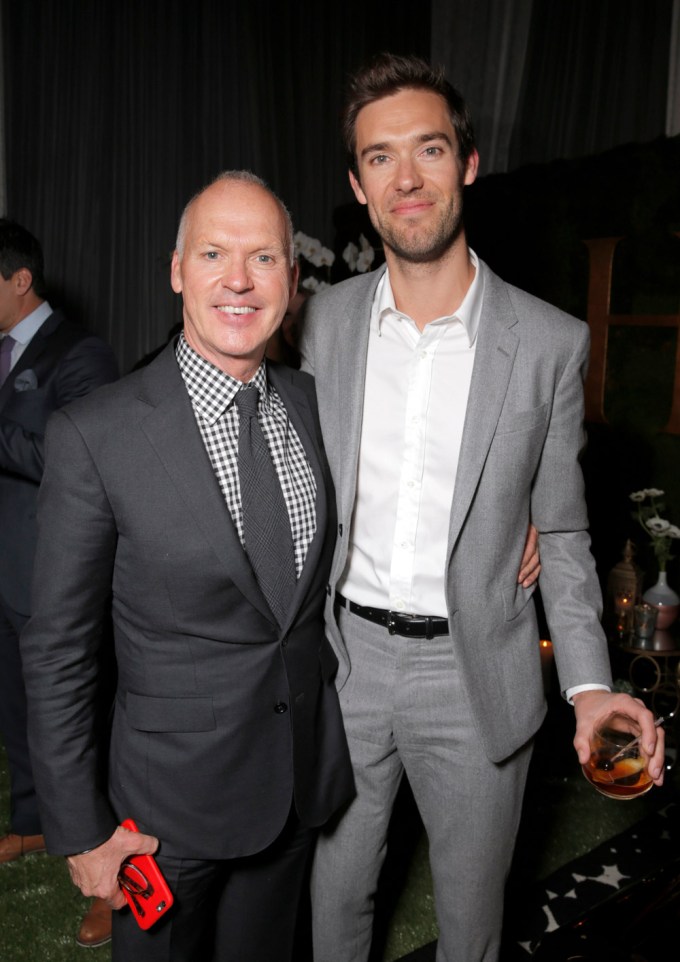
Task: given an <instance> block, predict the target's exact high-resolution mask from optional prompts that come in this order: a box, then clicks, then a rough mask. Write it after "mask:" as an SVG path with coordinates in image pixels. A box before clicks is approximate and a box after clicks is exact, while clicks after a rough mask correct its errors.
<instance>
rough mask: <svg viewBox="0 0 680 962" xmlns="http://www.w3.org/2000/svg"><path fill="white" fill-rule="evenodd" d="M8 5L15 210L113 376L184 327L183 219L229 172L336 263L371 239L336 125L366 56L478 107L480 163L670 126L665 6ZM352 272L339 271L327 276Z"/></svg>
mask: <svg viewBox="0 0 680 962" xmlns="http://www.w3.org/2000/svg"><path fill="white" fill-rule="evenodd" d="M0 9H1V13H2V38H3V48H4V49H3V54H4V80H5V140H6V143H5V148H6V159H7V213H8V214H9V215H10V216H11V217H14V218H16V219H17V220H19V221H20V222H22V223H24V224H25V225H26V226H27V227H28V228H29V229H30V230H32V231H34V233H35V234H36V235H37V236H38V237H39V238H40V240H41V241H42V243H43V246H44V248H45V254H46V261H47V273H48V280H49V281H50V282H51V287H52V291H53V293H52V295H51V300H53V302H54V303H55V304H59V305H61V306H64V307H65V308H66V309H67V310H68V311H69V313H70V314H71V315H72V316H74V317H76V318H77V319H80V320H81V321H83V322H84V323H85V324H86V325H87V326H89V327H90V328H92V329H93V330H95V331H97V332H98V333H100V334H102V335H103V336H104V337H105V338H106V339H107V340H108V341H109V342H110V343H111V344H112V346H113V348H114V350H115V351H116V353H117V355H118V358H119V360H120V363H121V367H122V369H123V370H128V369H129V368H130V367H131V366H132V365H133V364H134V363H135V362H136V361H137V360H138V359H139V358H140V357H141V356H142V355H144V354H145V353H147V352H148V351H150V350H152V349H153V348H155V347H156V346H158V345H159V344H161V343H162V342H163V341H164V340H165V338H166V336H167V333H168V331H169V329H170V328H171V327H172V326H173V325H174V324H175V323H176V322H177V321H178V320H179V317H180V313H179V303H178V299H177V298H176V297H175V296H174V295H173V294H172V292H171V290H170V287H169V283H168V265H169V257H170V251H171V250H172V247H173V244H174V235H175V229H176V224H177V220H178V217H179V214H180V212H181V209H182V207H183V206H184V203H185V202H186V201H187V200H188V198H189V197H190V196H191V195H192V194H193V193H194V192H195V191H196V190H197V189H199V188H200V187H201V186H202V185H203V184H204V183H205V182H206V181H208V180H209V179H211V178H212V177H213V176H214V175H215V174H216V173H218V172H219V171H220V170H223V169H226V168H234V167H247V168H250V169H252V170H254V171H256V172H257V173H258V174H260V175H261V176H263V177H264V178H265V179H266V180H267V181H268V182H269V183H270V185H271V186H272V187H273V188H274V189H275V190H276V191H277V192H279V193H280V194H281V196H282V197H283V198H284V200H285V201H286V202H287V203H288V206H289V207H290V209H291V211H292V214H293V218H294V221H295V223H296V226H297V227H298V229H300V230H302V231H304V232H305V233H306V234H309V235H311V236H313V237H316V238H318V239H320V240H321V241H322V243H323V244H324V245H326V246H329V247H335V250H336V253H338V252H339V251H340V250H341V249H342V247H343V246H344V244H345V243H346V242H347V241H348V240H354V241H355V242H356V240H357V239H358V234H359V231H364V232H365V233H367V234H369V233H370V225H368V222H367V218H366V216H365V211H364V210H363V208H359V207H358V205H357V204H356V203H355V202H354V199H353V195H352V194H351V192H350V190H349V187H348V185H347V178H346V172H345V166H344V158H343V155H342V150H341V147H340V142H339V137H338V129H337V118H338V111H339V107H340V103H341V100H342V92H343V88H344V84H345V81H346V78H347V75H348V73H349V72H351V70H353V69H354V68H355V67H357V66H358V65H359V64H360V63H362V62H363V61H364V60H365V59H366V58H367V57H368V56H369V55H370V54H371V53H374V52H377V51H378V50H381V49H390V50H393V51H396V52H400V53H407V52H413V53H417V54H421V55H422V56H424V57H429V56H430V51H432V52H433V56H434V57H435V59H436V60H437V62H442V63H443V64H444V66H445V68H446V70H447V74H448V76H449V78H450V79H451V80H452V81H453V82H454V83H457V84H459V85H460V86H461V89H462V91H463V93H464V94H466V95H468V96H469V98H470V101H471V106H472V107H473V111H474V113H473V115H474V116H475V117H479V128H480V136H481V142H480V146H481V148H482V152H483V153H486V155H487V157H488V159H489V166H490V167H492V166H493V165H494V164H495V163H501V164H502V169H508V168H509V169H511V170H512V169H517V168H526V169H528V168H527V165H530V164H534V163H544V162H546V161H555V159H556V158H561V159H565V158H576V157H585V156H589V155H590V156H593V155H597V154H599V153H600V152H601V151H603V150H606V149H608V148H611V147H613V146H615V145H617V144H624V143H627V142H637V143H645V142H647V141H652V140H653V139H654V138H658V137H659V136H661V135H663V132H664V121H665V115H666V107H667V103H666V101H667V89H668V78H669V66H668V58H669V37H670V35H671V32H672V30H671V22H672V21H671V18H672V9H673V0H649V2H645V3H642V2H640V0H597V2H592V0H479V2H476V3H474V4H472V5H470V4H469V2H467V3H466V2H465V0H429V2H425V0H423V2H421V3H418V4H416V3H414V2H413V0H393V2H391V3H389V4H386V3H384V2H379V0H345V2H341V3H340V2H339V3H322V2H319V0H315V2H312V0H297V2H295V0H277V2H274V0H261V2H259V3H255V4H251V5H245V4H243V3H235V2H232V0H193V2H187V0H117V2H114V0H0ZM520 15H521V16H520ZM520 21H521V22H520ZM480 76H481V77H483V78H484V79H483V83H481V84H480V82H479V77H480ZM510 88H512V95H510ZM468 91H469V93H468ZM499 125H500V126H499ZM509 126H510V127H511V128H512V134H510V133H509V129H508V128H509ZM499 131H500V133H499ZM501 135H502V136H501ZM508 158H509V161H508ZM486 179H487V178H483V180H486ZM559 203H560V201H559V198H557V204H558V205H559ZM470 213H472V211H470ZM492 214H493V211H491V212H489V211H487V212H486V217H487V219H491V221H492V222H493V217H492V216H491V215H492ZM499 226H500V228H501V230H500V233H503V231H502V224H501V225H499ZM469 227H470V229H471V230H472V231H474V223H472V222H471V221H470V223H469ZM498 233H499V230H498V229H497V228H496V227H494V229H493V230H492V231H491V233H490V237H488V238H487V240H488V241H489V243H492V244H493V241H494V237H496V236H497V235H498ZM376 243H377V240H376ZM509 256H510V258H512V251H511V250H510V251H509ZM378 260H379V259H378ZM376 262H377V261H376ZM494 266H495V267H496V269H497V270H498V271H499V272H500V273H502V274H503V273H505V274H507V273H508V271H507V270H505V269H504V268H505V267H509V266H510V265H508V264H505V265H504V263H503V262H502V261H501V262H497V263H494ZM343 269H344V264H343V262H342V261H341V259H339V258H338V261H337V264H336V268H335V269H334V278H333V279H334V280H337V279H339V278H340V277H341V276H342V271H343ZM548 299H549V298H548Z"/></svg>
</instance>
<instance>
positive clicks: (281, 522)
mask: <svg viewBox="0 0 680 962" xmlns="http://www.w3.org/2000/svg"><path fill="white" fill-rule="evenodd" d="M259 396H260V392H259V390H258V389H257V388H253V387H251V388H242V389H241V390H240V391H239V392H238V394H237V395H236V406H237V407H238V413H239V429H238V476H239V483H240V487H241V509H242V512H243V539H244V541H245V546H246V553H247V555H248V558H249V559H250V563H251V565H252V566H253V571H254V572H255V577H256V579H257V583H258V584H259V586H260V588H261V589H262V593H263V594H264V596H265V598H266V599H267V604H268V605H269V607H270V608H271V610H272V612H273V614H274V615H275V616H276V620H277V621H278V622H279V624H283V621H284V620H285V616H286V614H287V612H288V608H289V607H290V600H291V597H292V594H293V591H294V590H295V581H296V575H295V551H294V547H293V536H292V534H291V530H290V520H289V517H288V509H287V508H286V502H285V500H284V498H283V492H282V491H281V484H280V482H279V478H278V475H277V473H276V468H275V467H274V463H273V462H272V458H271V454H270V453H269V445H268V444H267V441H266V438H265V436H264V434H263V433H262V428H261V427H260V422H259V421H258V419H257V402H258V399H259Z"/></svg>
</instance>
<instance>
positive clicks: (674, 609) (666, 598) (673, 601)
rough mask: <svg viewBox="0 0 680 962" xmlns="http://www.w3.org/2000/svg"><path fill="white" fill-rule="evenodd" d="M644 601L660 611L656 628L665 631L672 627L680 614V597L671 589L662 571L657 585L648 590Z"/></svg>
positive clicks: (643, 597)
mask: <svg viewBox="0 0 680 962" xmlns="http://www.w3.org/2000/svg"><path fill="white" fill-rule="evenodd" d="M642 600H643V601H646V602H647V604H649V605H654V607H655V608H657V609H658V612H659V613H658V615H657V617H656V627H657V628H658V629H662V630H663V629H664V628H668V627H670V625H672V624H673V622H674V621H675V619H676V618H677V617H678V614H679V613H680V595H678V593H677V591H673V589H672V588H670V587H669V585H668V581H667V579H666V572H665V571H660V572H659V577H658V580H657V582H656V584H655V585H652V587H651V588H648V589H647V591H645V593H644V594H643V596H642Z"/></svg>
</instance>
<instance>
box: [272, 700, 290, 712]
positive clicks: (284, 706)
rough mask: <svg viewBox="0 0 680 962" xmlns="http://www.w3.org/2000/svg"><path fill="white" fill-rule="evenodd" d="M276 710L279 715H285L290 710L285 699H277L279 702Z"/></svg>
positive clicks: (275, 707)
mask: <svg viewBox="0 0 680 962" xmlns="http://www.w3.org/2000/svg"><path fill="white" fill-rule="evenodd" d="M274 711H275V712H276V714H277V715H283V714H285V712H287V711H288V705H287V704H286V703H285V701H277V703H276V704H275V705H274Z"/></svg>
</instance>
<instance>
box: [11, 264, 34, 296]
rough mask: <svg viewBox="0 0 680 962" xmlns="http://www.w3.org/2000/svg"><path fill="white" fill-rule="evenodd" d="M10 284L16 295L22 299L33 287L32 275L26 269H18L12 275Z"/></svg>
mask: <svg viewBox="0 0 680 962" xmlns="http://www.w3.org/2000/svg"><path fill="white" fill-rule="evenodd" d="M12 283H13V284H14V289H15V290H16V292H17V294H18V295H19V296H20V297H23V295H24V294H27V293H28V292H29V291H30V289H31V287H32V286H33V275H32V274H31V272H30V271H29V269H28V268H27V267H20V268H19V270H18V271H15V272H14V274H13V275H12Z"/></svg>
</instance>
